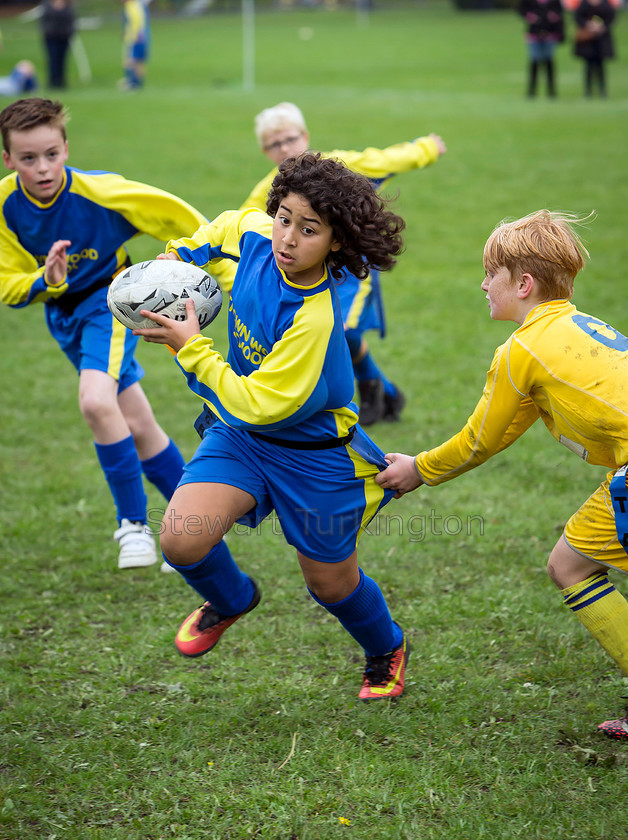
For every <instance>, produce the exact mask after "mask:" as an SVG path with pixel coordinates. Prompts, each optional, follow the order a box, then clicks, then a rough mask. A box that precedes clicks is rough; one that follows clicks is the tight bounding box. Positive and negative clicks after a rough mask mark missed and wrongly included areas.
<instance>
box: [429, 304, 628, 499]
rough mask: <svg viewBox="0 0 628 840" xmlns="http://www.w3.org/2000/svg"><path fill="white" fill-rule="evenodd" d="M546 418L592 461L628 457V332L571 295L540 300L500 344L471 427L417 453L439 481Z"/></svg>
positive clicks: (432, 480)
mask: <svg viewBox="0 0 628 840" xmlns="http://www.w3.org/2000/svg"><path fill="white" fill-rule="evenodd" d="M538 417H540V418H541V419H542V420H543V422H544V423H545V425H546V426H547V428H548V429H549V431H550V432H551V434H552V435H553V437H555V438H556V440H557V441H559V442H560V443H562V444H564V445H565V446H566V447H567V448H568V449H570V450H571V451H572V452H575V453H576V454H577V455H578V456H579V457H580V458H582V459H583V460H585V461H588V462H589V463H591V464H599V465H602V466H605V467H607V468H610V469H617V468H618V467H620V466H622V465H623V464H625V463H626V462H628V339H626V338H625V337H624V336H623V335H622V334H621V333H618V332H617V330H615V329H613V328H612V327H610V326H608V325H607V324H605V323H604V322H603V321H599V320H598V319H597V318H593V317H591V316H590V315H586V314H584V313H582V312H579V311H578V310H577V309H576V307H575V306H574V305H573V304H571V303H569V301H566V300H554V301H550V302H549V303H543V304H540V305H539V306H537V307H535V308H534V309H533V310H532V311H531V312H530V313H529V314H528V316H527V317H526V319H525V321H524V322H523V324H522V325H521V326H520V327H519V328H518V329H517V330H515V332H514V333H513V334H512V335H511V336H510V338H509V339H508V341H507V342H506V343H505V344H503V345H502V346H501V347H498V348H497V350H496V352H495V356H494V358H493V362H492V364H491V368H490V370H489V372H488V376H487V380H486V386H485V388H484V392H483V394H482V398H481V400H480V401H479V403H478V404H477V406H476V408H475V411H474V412H473V414H472V415H471V417H470V418H469V420H468V421H467V424H466V426H465V427H464V429H462V431H460V432H459V433H458V434H457V435H454V437H452V438H451V439H450V440H448V441H446V442H445V443H443V444H442V445H441V446H437V447H436V448H435V449H432V450H430V451H429V452H421V453H420V454H419V455H417V458H416V464H417V467H418V469H419V472H420V473H421V476H422V477H423V479H424V480H425V482H426V484H440V483H441V482H443V481H448V480H449V479H450V478H455V476H457V475H460V474H461V473H463V472H466V471H467V470H470V469H472V468H473V467H476V466H478V465H479V464H482V463H484V461H486V460H487V459H488V458H490V457H491V456H492V455H494V454H495V453H496V452H500V451H501V450H503V449H505V448H506V447H507V446H510V444H511V443H513V442H514V441H515V440H516V439H517V438H518V437H520V436H521V435H522V434H523V433H524V432H525V431H526V429H528V428H529V427H530V426H531V425H532V423H534V421H535V420H536V419H537V418H538Z"/></svg>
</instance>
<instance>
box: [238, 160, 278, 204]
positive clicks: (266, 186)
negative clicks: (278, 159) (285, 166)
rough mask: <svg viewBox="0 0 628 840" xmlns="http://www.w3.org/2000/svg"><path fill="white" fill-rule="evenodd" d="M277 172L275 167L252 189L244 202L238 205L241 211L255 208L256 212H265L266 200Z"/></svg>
mask: <svg viewBox="0 0 628 840" xmlns="http://www.w3.org/2000/svg"><path fill="white" fill-rule="evenodd" d="M278 171H279V170H278V169H277V167H275V168H274V169H273V170H272V171H271V172H269V173H268V175H266V177H265V178H262V180H261V181H259V182H258V183H257V184H256V185H255V186H254V187H253V189H252V190H251V192H250V194H249V196H248V198H247V199H246V201H243V202H242V204H241V205H240V209H241V210H245V209H246V208H247V207H257V209H258V210H263V211H264V212H266V199H267V198H268V193H269V192H270V188H271V187H272V185H273V181H274V180H275V175H276V174H277V172H278Z"/></svg>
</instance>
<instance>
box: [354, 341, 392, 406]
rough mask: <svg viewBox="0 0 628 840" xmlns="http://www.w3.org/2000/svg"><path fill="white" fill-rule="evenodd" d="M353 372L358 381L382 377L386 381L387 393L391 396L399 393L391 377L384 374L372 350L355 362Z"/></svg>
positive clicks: (385, 389) (385, 390) (385, 388)
mask: <svg viewBox="0 0 628 840" xmlns="http://www.w3.org/2000/svg"><path fill="white" fill-rule="evenodd" d="M353 374H354V376H355V378H356V379H357V380H358V382H364V381H365V380H367V379H381V380H382V382H383V383H384V393H385V394H388V396H389V397H394V396H396V394H397V388H396V386H395V385H394V384H393V383H392V382H391V381H390V380H389V379H386V377H385V376H384V374H383V373H382V372H381V370H380V369H379V368H378V367H377V365H376V364H375V361H374V359H373V357H372V356H371V354H370V352H368V353H367V354H366V356H364V357H363V358H361V359H360V361H359V362H354V364H353Z"/></svg>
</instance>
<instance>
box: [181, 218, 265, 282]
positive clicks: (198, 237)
mask: <svg viewBox="0 0 628 840" xmlns="http://www.w3.org/2000/svg"><path fill="white" fill-rule="evenodd" d="M272 229H273V220H272V219H271V218H270V216H267V215H266V214H265V213H260V212H259V211H258V210H254V209H249V210H226V211H225V212H224V213H221V214H220V216H217V217H216V218H215V219H214V220H213V221H212V222H209V224H204V225H202V226H201V227H200V228H198V230H196V232H195V233H194V234H192V235H191V236H187V237H182V238H181V239H173V240H171V241H170V242H168V244H167V245H166V253H169V252H170V251H176V252H177V254H178V255H179V257H180V258H181V259H182V260H184V261H185V262H192V263H194V265H197V266H199V268H205V269H206V270H207V271H209V272H210V273H211V267H210V263H211V262H212V261H213V260H220V259H223V258H224V257H225V256H226V257H227V258H229V257H234V258H235V259H236V261H237V259H238V258H239V257H240V239H241V238H242V236H243V235H244V234H245V233H246V232H247V231H254V232H256V233H259V234H261V235H262V236H267V237H268V238H269V239H270V238H271V237H272Z"/></svg>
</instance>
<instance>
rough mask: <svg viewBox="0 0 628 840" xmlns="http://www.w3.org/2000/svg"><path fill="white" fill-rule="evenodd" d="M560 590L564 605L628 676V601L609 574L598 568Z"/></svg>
mask: <svg viewBox="0 0 628 840" xmlns="http://www.w3.org/2000/svg"><path fill="white" fill-rule="evenodd" d="M561 591H562V595H563V598H564V604H565V606H566V607H569V609H570V610H571V611H572V612H573V613H574V614H575V616H576V617H577V618H578V619H579V620H580V621H581V622H582V624H584V626H585V627H586V628H587V630H588V631H589V633H590V634H591V635H592V636H593V638H594V639H597V641H598V642H599V643H600V644H601V645H602V647H603V648H604V650H605V651H606V653H608V655H609V656H610V657H611V658H612V659H614V660H615V662H616V663H617V665H619V668H620V669H621V671H622V673H623V674H624V675H625V676H627V677H628V602H627V601H626V599H625V598H624V596H623V595H622V594H621V593H620V592H618V591H617V590H616V589H615V587H614V586H613V584H612V583H611V582H610V581H609V579H608V574H607V573H606V572H598V573H597V574H595V575H593V577H590V578H587V579H586V580H583V581H581V582H580V583H576V584H574V586H569V587H567V589H563V590H561Z"/></svg>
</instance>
